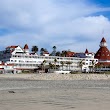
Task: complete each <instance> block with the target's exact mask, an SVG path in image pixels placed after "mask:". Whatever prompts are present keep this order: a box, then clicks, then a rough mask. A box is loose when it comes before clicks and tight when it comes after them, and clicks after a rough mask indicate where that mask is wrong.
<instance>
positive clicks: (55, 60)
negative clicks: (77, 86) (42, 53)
mask: <svg viewBox="0 0 110 110" xmlns="http://www.w3.org/2000/svg"><path fill="white" fill-rule="evenodd" d="M56 62H57V59H56V58H55V59H54V64H55V70H56Z"/></svg>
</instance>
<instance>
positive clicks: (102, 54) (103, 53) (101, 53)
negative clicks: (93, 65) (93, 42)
mask: <svg viewBox="0 0 110 110" xmlns="http://www.w3.org/2000/svg"><path fill="white" fill-rule="evenodd" d="M95 58H97V59H99V60H110V51H109V50H108V48H107V47H100V49H99V50H98V51H97V53H96V54H95Z"/></svg>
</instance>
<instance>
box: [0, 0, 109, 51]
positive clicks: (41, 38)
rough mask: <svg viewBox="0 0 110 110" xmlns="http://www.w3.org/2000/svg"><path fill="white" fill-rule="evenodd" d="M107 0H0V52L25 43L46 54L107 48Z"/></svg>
mask: <svg viewBox="0 0 110 110" xmlns="http://www.w3.org/2000/svg"><path fill="white" fill-rule="evenodd" d="M109 13H110V1H109V0H0V50H3V49H5V48H6V47H7V46H10V45H20V46H21V47H23V46H24V45H25V44H28V46H29V48H30V50H31V48H32V46H34V45H36V46H38V48H39V50H40V49H41V48H46V49H47V50H48V51H49V52H50V51H52V47H53V46H56V47H57V51H62V50H71V51H74V52H84V51H85V50H86V48H88V50H89V51H90V52H96V51H97V50H98V49H99V43H100V41H101V39H102V37H105V39H106V41H107V44H108V48H109V49H110V14H109Z"/></svg>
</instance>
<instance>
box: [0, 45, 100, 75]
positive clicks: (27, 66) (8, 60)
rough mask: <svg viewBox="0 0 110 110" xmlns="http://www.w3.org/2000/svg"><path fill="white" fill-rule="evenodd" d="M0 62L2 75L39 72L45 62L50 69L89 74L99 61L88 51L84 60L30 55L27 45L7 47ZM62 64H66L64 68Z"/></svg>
mask: <svg viewBox="0 0 110 110" xmlns="http://www.w3.org/2000/svg"><path fill="white" fill-rule="evenodd" d="M55 59H56V62H55ZM0 61H1V64H0V65H1V66H0V70H1V72H2V73H4V72H5V73H6V72H12V73H19V72H21V71H22V70H37V69H38V68H39V67H40V66H41V64H42V63H43V61H45V65H46V66H47V65H48V67H49V64H50V63H51V64H55V65H57V66H58V68H57V69H59V70H62V69H63V70H70V71H81V70H82V71H85V72H88V71H90V67H94V66H95V64H97V63H98V59H95V58H94V56H93V53H92V54H91V53H88V51H87V50H86V53H85V57H84V58H79V57H59V56H49V53H44V54H43V55H42V56H40V55H38V54H37V53H30V52H29V48H28V45H27V44H26V45H25V46H24V48H22V47H20V46H19V45H18V46H8V47H6V49H5V50H4V51H1V52H0ZM61 62H64V64H63V67H62V64H61ZM67 62H70V64H67Z"/></svg>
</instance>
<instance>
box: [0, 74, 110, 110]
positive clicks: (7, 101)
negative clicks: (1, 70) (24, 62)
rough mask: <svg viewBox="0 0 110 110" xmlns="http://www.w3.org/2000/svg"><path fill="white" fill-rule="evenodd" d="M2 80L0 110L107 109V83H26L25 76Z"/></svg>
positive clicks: (109, 96)
mask: <svg viewBox="0 0 110 110" xmlns="http://www.w3.org/2000/svg"><path fill="white" fill-rule="evenodd" d="M4 77H5V78H3V76H2V77H0V110H109V109H110V80H30V78H29V77H30V76H29V75H28V77H27V79H26V76H25V78H20V76H19V77H18V76H17V75H16V77H15V76H13V75H10V76H8V75H7V76H6V75H4ZM9 77H11V78H9ZM32 79H33V78H32ZM12 91H13V92H14V93H13V92H12Z"/></svg>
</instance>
